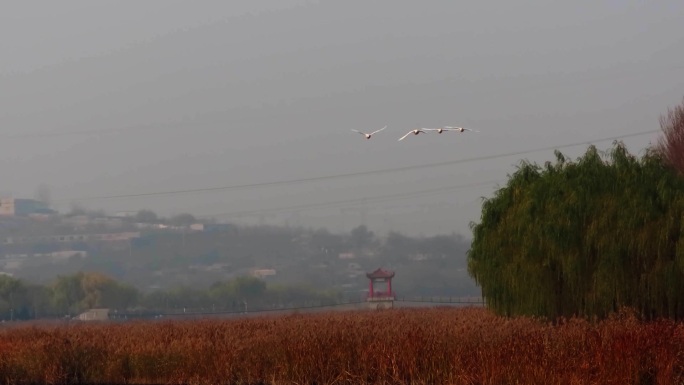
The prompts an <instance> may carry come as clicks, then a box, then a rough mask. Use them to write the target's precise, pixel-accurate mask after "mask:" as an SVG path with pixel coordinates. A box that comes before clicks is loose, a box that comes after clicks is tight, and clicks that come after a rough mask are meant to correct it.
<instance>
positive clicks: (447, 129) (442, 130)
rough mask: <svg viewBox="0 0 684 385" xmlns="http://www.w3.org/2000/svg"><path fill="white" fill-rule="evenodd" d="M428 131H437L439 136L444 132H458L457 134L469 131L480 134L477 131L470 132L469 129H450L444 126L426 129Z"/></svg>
mask: <svg viewBox="0 0 684 385" xmlns="http://www.w3.org/2000/svg"><path fill="white" fill-rule="evenodd" d="M428 130H430V131H437V133H438V134H441V133H442V132H444V131H458V132H463V131H471V132H480V131H478V130H471V129H470V128H464V127H451V126H444V127H441V128H428Z"/></svg>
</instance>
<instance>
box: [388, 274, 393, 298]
mask: <svg viewBox="0 0 684 385" xmlns="http://www.w3.org/2000/svg"><path fill="white" fill-rule="evenodd" d="M387 295H388V296H390V297H391V296H392V278H387Z"/></svg>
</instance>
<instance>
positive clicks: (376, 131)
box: [352, 126, 387, 139]
mask: <svg viewBox="0 0 684 385" xmlns="http://www.w3.org/2000/svg"><path fill="white" fill-rule="evenodd" d="M385 128H387V126H385V127H383V128H381V129H379V130H375V131H373V132H371V133H370V134H367V133H365V132H361V131H359V130H355V129H353V128H352V131H354V132H358V133H359V134H361V135H363V136H365V137H366V139H370V138H371V136H373V135H375V134H377V133H378V132H380V131H382V130H384V129H385Z"/></svg>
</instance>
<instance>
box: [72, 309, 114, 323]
mask: <svg viewBox="0 0 684 385" xmlns="http://www.w3.org/2000/svg"><path fill="white" fill-rule="evenodd" d="M75 319H77V320H79V321H107V320H108V319H109V309H90V310H87V311H85V312H83V313H81V314H79V315H78V316H76V317H75Z"/></svg>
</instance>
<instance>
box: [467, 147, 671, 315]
mask: <svg viewBox="0 0 684 385" xmlns="http://www.w3.org/2000/svg"><path fill="white" fill-rule="evenodd" d="M556 157H557V160H556V162H555V163H551V162H547V163H546V164H545V165H544V166H540V165H537V164H532V163H528V162H523V163H522V164H521V165H520V166H519V168H518V170H517V171H516V172H515V173H514V174H513V175H512V176H510V178H509V181H508V184H507V185H506V186H505V187H503V188H501V189H499V190H498V191H497V192H496V193H495V195H494V196H493V197H491V198H489V199H486V200H485V201H484V203H483V206H482V216H481V221H480V223H478V224H475V225H473V226H472V229H473V243H472V245H471V249H470V250H469V254H468V267H469V272H470V274H471V275H472V276H473V277H474V278H475V279H476V281H477V282H478V284H479V285H480V286H481V288H482V293H483V295H484V297H485V300H486V303H487V305H488V306H490V307H491V309H493V310H495V311H496V312H497V313H498V314H505V315H540V316H546V317H551V318H553V317H558V316H571V315H580V316H599V317H605V316H606V315H608V314H609V313H611V312H614V311H616V310H617V309H618V308H620V307H623V306H627V307H632V308H635V309H638V311H639V312H640V313H641V315H643V316H645V317H659V316H665V317H673V318H681V317H682V316H684V237H682V229H684V227H682V226H683V225H684V224H683V223H682V218H683V216H684V178H681V177H679V176H678V175H677V174H676V172H675V171H674V170H673V169H672V168H671V167H669V166H668V165H667V164H666V163H665V162H664V161H663V158H662V156H661V154H660V153H659V152H657V151H653V150H649V151H647V152H646V153H645V154H644V155H643V156H642V157H636V156H633V155H631V154H629V153H628V151H627V149H626V148H625V146H624V145H623V144H622V143H614V144H613V148H612V149H611V150H610V151H608V153H607V154H606V155H602V154H600V153H599V151H598V150H597V149H596V148H595V147H593V146H592V147H589V149H588V150H587V152H586V153H585V154H584V156H582V157H580V158H579V159H577V161H574V162H573V161H570V160H567V159H566V158H565V157H564V156H563V155H562V154H561V153H559V152H556Z"/></svg>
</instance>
